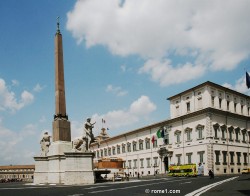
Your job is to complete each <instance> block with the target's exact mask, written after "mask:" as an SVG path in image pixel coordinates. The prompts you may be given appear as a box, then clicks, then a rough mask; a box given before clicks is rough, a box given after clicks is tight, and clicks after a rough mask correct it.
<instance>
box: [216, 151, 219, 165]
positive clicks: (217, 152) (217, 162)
mask: <svg viewBox="0 0 250 196" xmlns="http://www.w3.org/2000/svg"><path fill="white" fill-rule="evenodd" d="M215 165H220V151H219V150H215Z"/></svg>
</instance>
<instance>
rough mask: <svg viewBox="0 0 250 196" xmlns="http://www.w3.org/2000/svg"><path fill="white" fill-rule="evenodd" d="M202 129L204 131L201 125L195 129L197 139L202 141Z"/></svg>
mask: <svg viewBox="0 0 250 196" xmlns="http://www.w3.org/2000/svg"><path fill="white" fill-rule="evenodd" d="M203 129H204V126H203V125H198V126H197V127H196V130H197V132H198V139H204V138H203Z"/></svg>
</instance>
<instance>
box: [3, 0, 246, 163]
mask: <svg viewBox="0 0 250 196" xmlns="http://www.w3.org/2000/svg"><path fill="white" fill-rule="evenodd" d="M221 10H223V12H222V11H221ZM249 10H250V2H249V1H247V0H239V1H233V0H232V1H230V0H229V1H227V2H224V1H213V0H210V1H198V0H189V1H160V0H156V1H152V0H137V1H133V0H125V1H121V0H107V1H105V3H104V1H100V0H85V1H67V0H64V1H62V0H53V1H51V0H43V1H33V0H23V1H18V0H8V1H7V0H6V1H0V138H1V139H0V165H8V164H31V163H33V158H32V157H33V156H35V155H39V153H40V152H39V151H40V145H39V141H40V139H41V135H42V134H43V132H44V131H49V133H50V134H51V133H52V121H53V115H54V110H55V107H54V35H55V32H56V18H57V16H60V29H61V33H62V35H63V46H64V68H65V83H66V102H67V113H68V116H69V119H70V121H71V129H72V137H73V138H74V137H77V136H80V135H81V133H82V129H83V123H84V121H85V119H86V118H87V117H92V118H93V121H96V122H97V124H96V126H95V130H94V131H95V134H98V133H99V131H100V128H101V126H102V125H101V119H102V118H104V119H105V120H106V123H105V127H108V128H109V129H110V130H109V132H108V133H109V135H110V136H114V135H117V134H119V133H122V132H127V131H130V130H133V129H136V128H139V127H142V126H145V125H148V124H151V123H155V122H158V121H162V120H165V119H167V118H169V116H170V114H169V103H168V101H167V100H166V98H167V97H170V96H172V95H174V94H177V93H179V92H181V91H183V90H186V89H188V88H191V87H193V86H195V85H198V84H200V83H202V82H205V81H208V80H209V81H212V82H215V83H217V84H220V85H223V86H226V87H229V88H232V89H234V90H237V91H239V92H242V93H244V94H247V95H249V91H248V89H247V88H246V86H245V78H244V76H245V71H244V68H245V69H246V70H248V71H249V69H250V38H249V34H250V25H249V23H250V13H249Z"/></svg>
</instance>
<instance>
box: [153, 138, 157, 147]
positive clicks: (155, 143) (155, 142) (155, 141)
mask: <svg viewBox="0 0 250 196" xmlns="http://www.w3.org/2000/svg"><path fill="white" fill-rule="evenodd" d="M153 148H157V139H155V140H154V143H153Z"/></svg>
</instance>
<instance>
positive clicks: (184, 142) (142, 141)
mask: <svg viewBox="0 0 250 196" xmlns="http://www.w3.org/2000/svg"><path fill="white" fill-rule="evenodd" d="M168 100H169V101H170V119H168V120H165V121H162V122H158V123H155V124H152V125H149V126H146V127H142V128H139V129H136V130H133V131H130V132H127V133H123V134H120V135H117V136H115V137H111V138H108V139H106V140H103V141H101V144H100V146H99V148H98V145H97V144H93V145H92V150H94V152H95V154H96V160H98V159H100V158H103V157H119V158H122V159H123V160H124V172H126V173H129V174H130V175H132V176H135V175H137V174H138V173H139V174H140V175H153V174H155V173H165V172H166V171H168V167H169V165H170V164H189V163H195V164H197V168H198V167H202V169H203V172H204V174H205V175H207V174H208V171H209V170H210V169H212V170H213V171H214V173H215V174H236V173H240V172H241V170H242V169H243V168H246V167H249V151H250V146H249V144H250V142H249V141H250V97H249V96H247V95H244V94H241V93H239V92H237V91H233V90H231V89H228V88H225V87H223V86H220V85H218V84H215V83H212V82H209V81H208V82H205V83H202V84H200V85H198V86H195V87H193V88H191V89H188V90H186V91H184V92H181V93H179V94H177V95H174V96H172V97H169V98H168ZM158 130H160V131H163V134H162V136H163V138H158V137H157V135H156V133H157V131H158Z"/></svg>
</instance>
